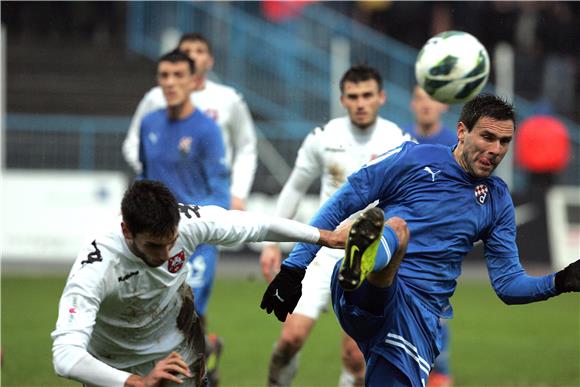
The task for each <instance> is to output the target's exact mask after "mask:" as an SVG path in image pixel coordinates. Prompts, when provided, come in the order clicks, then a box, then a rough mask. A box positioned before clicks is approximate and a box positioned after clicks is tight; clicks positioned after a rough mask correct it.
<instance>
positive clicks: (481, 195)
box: [475, 184, 487, 205]
mask: <svg viewBox="0 0 580 387" xmlns="http://www.w3.org/2000/svg"><path fill="white" fill-rule="evenodd" d="M486 199H487V186H486V185H485V184H480V185H478V186H477V187H475V201H476V202H477V203H478V204H480V205H483V204H485V200H486Z"/></svg>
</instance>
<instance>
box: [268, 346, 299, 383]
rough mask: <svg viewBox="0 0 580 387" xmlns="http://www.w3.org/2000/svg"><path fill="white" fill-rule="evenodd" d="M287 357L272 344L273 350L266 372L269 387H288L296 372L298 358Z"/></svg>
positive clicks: (295, 356)
mask: <svg viewBox="0 0 580 387" xmlns="http://www.w3.org/2000/svg"><path fill="white" fill-rule="evenodd" d="M299 355H300V352H298V353H297V354H295V355H294V356H289V355H287V354H285V353H283V352H282V351H280V350H279V349H278V346H277V344H274V350H273V351H272V356H271V357H270V367H269V370H268V386H269V387H289V386H290V385H291V384H292V381H293V380H294V377H295V376H296V373H297V372H298V356H299Z"/></svg>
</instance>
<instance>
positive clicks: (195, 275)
mask: <svg viewBox="0 0 580 387" xmlns="http://www.w3.org/2000/svg"><path fill="white" fill-rule="evenodd" d="M157 81H158V83H159V86H160V88H161V91H162V93H163V96H164V98H165V100H166V105H167V107H166V108H162V109H159V110H155V111H154V112H152V113H149V114H147V115H146V116H144V117H143V120H142V121H141V127H140V129H139V135H140V138H139V164H140V166H141V173H140V177H142V178H145V179H151V180H157V181H161V182H163V183H165V184H166V185H167V186H168V187H169V188H170V189H171V190H172V192H173V193H174V194H175V196H176V198H177V200H178V201H179V202H181V203H196V204H198V205H217V206H220V207H223V208H227V207H228V206H229V205H230V193H229V181H228V178H229V176H228V168H227V166H226V161H225V151H224V142H223V139H222V136H221V131H220V129H219V128H218V126H217V125H216V123H215V122H214V121H213V120H212V119H211V118H209V117H208V116H207V115H205V114H203V113H202V112H201V111H200V110H199V109H197V108H196V106H195V105H194V104H193V103H192V102H191V98H190V93H191V91H192V90H194V89H195V88H196V86H197V85H198V83H199V78H197V77H196V76H195V68H194V63H193V61H192V60H191V58H190V57H189V56H187V55H186V54H185V53H184V52H182V51H179V50H174V51H172V52H170V53H169V54H166V55H164V56H162V57H161V58H160V59H159V62H158V65H157ZM188 258H189V259H188V263H187V265H188V266H189V268H190V270H189V276H188V278H187V284H188V285H189V286H190V287H191V288H192V289H193V292H194V294H195V307H196V310H197V312H198V313H199V315H200V316H201V318H202V321H205V317H206V311H207V306H208V302H209V298H210V295H211V290H212V286H213V280H214V275H215V268H216V265H217V259H218V249H217V246H215V245H211V244H200V245H199V246H197V248H196V250H195V251H194V253H193V254H192V255H191V256H190V257H188ZM206 342H207V344H208V355H210V354H215V356H216V357H218V356H219V355H220V353H221V342H220V340H219V339H218V338H217V336H215V335H210V336H208V340H207V341H206ZM209 360H211V361H212V365H213V364H215V365H216V366H217V359H211V358H210V359H209ZM216 374H217V368H216V369H214V368H213V367H212V368H211V369H209V370H208V376H209V378H210V382H212V383H213V385H214V386H215V385H217V376H216Z"/></svg>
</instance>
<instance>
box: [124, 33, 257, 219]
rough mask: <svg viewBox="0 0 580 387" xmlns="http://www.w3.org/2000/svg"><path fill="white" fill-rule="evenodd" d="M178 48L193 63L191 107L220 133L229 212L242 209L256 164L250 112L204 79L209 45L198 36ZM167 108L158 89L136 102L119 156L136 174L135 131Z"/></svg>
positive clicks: (235, 95)
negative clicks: (148, 117)
mask: <svg viewBox="0 0 580 387" xmlns="http://www.w3.org/2000/svg"><path fill="white" fill-rule="evenodd" d="M178 48H179V50H180V51H183V52H184V53H186V54H187V55H188V56H189V57H190V58H191V59H192V60H193V61H194V62H195V72H196V77H198V78H199V79H198V82H199V85H200V86H199V87H198V88H197V89H196V90H195V91H194V92H192V93H191V96H190V98H191V101H192V103H193V105H194V106H196V107H197V108H198V109H200V110H201V111H202V112H203V113H205V114H206V115H208V116H209V117H210V118H212V119H213V120H214V121H216V123H217V124H218V126H219V127H220V128H221V130H222V137H223V139H224V144H225V148H226V159H227V162H228V166H229V167H230V172H231V182H230V184H231V186H230V192H231V197H232V202H231V207H230V208H231V209H232V210H243V209H245V202H246V199H247V198H248V195H249V193H250V189H251V188H252V183H253V181H254V173H255V171H256V163H257V154H258V153H257V149H256V133H255V129H254V122H253V120H252V116H251V114H250V110H249V109H248V106H247V104H246V102H245V101H244V98H243V97H242V96H241V95H240V94H239V93H238V92H236V90H234V89H233V88H231V87H229V86H225V85H221V84H219V83H216V82H213V81H210V80H209V79H207V74H208V72H209V71H210V70H211V69H212V67H213V64H214V59H213V56H212V51H211V45H210V43H209V41H208V40H207V39H206V38H205V37H203V36H202V35H200V34H196V33H191V34H185V35H183V36H182V37H181V39H180V40H179V45H178ZM165 107H167V102H166V100H165V97H164V96H163V92H162V91H161V87H158V86H157V87H154V88H152V89H151V90H149V92H147V94H145V96H144V97H143V99H142V100H141V102H139V106H138V107H137V110H136V111H135V114H134V115H133V118H132V120H131V126H130V127H129V131H128V133H127V137H126V138H125V141H124V143H123V156H124V157H125V160H126V161H127V163H128V164H129V165H130V166H131V167H132V168H133V170H134V171H135V172H136V173H137V174H139V173H141V170H142V166H141V163H140V162H139V130H140V127H141V121H142V120H143V117H145V116H146V115H147V114H148V113H151V112H153V111H155V110H159V109H163V108H165Z"/></svg>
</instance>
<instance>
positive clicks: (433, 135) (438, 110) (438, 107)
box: [407, 86, 457, 145]
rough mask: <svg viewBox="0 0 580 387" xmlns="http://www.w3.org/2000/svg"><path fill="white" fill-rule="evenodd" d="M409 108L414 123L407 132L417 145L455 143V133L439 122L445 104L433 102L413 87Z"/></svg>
mask: <svg viewBox="0 0 580 387" xmlns="http://www.w3.org/2000/svg"><path fill="white" fill-rule="evenodd" d="M409 107H410V109H411V111H412V112H413V116H414V118H415V123H414V125H413V126H410V127H409V128H408V129H407V131H408V132H409V133H410V134H411V135H412V136H413V137H415V139H416V140H417V142H418V143H420V144H443V145H453V144H455V143H456V142H457V136H456V135H455V133H454V132H453V131H451V129H449V128H446V127H444V126H443V123H442V122H441V115H442V114H443V113H445V112H446V111H447V108H448V106H447V105H446V104H444V103H441V102H438V101H436V100H434V99H433V98H431V97H430V96H429V94H427V92H425V90H423V89H422V88H421V87H420V86H415V88H414V89H413V97H412V98H411V103H410V105H409Z"/></svg>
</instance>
